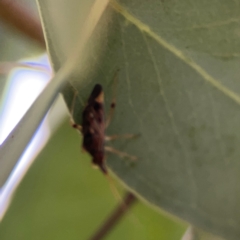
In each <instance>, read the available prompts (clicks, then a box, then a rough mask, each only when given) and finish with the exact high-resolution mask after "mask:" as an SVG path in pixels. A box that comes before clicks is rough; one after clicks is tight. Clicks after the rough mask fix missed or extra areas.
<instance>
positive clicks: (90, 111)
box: [82, 84, 107, 174]
mask: <svg viewBox="0 0 240 240" xmlns="http://www.w3.org/2000/svg"><path fill="white" fill-rule="evenodd" d="M103 103H104V94H103V90H102V86H101V85H100V84H96V85H95V87H94V89H93V91H92V93H91V95H90V97H89V99H88V103H87V106H86V107H85V109H84V111H83V114H82V134H83V149H84V150H86V151H87V152H89V153H90V155H91V156H92V162H93V164H95V165H97V166H99V167H100V169H101V170H102V171H103V172H104V173H105V174H106V173H107V168H106V166H105V161H104V157H105V153H104V142H105V140H104V137H105V118H104V105H103Z"/></svg>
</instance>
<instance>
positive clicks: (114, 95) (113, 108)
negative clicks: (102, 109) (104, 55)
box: [105, 69, 119, 128]
mask: <svg viewBox="0 0 240 240" xmlns="http://www.w3.org/2000/svg"><path fill="white" fill-rule="evenodd" d="M118 73H119V69H118V70H117V71H116V73H115V75H114V80H113V81H114V82H113V90H112V102H111V105H110V110H109V113H108V117H107V120H106V124H105V128H107V127H108V126H109V124H110V122H111V120H112V118H113V114H114V110H115V107H116V95H117V78H118Z"/></svg>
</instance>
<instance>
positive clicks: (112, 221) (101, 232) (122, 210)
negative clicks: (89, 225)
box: [89, 192, 137, 240]
mask: <svg viewBox="0 0 240 240" xmlns="http://www.w3.org/2000/svg"><path fill="white" fill-rule="evenodd" d="M136 200H137V198H136V197H135V196H134V195H133V194H132V193H130V192H127V194H126V196H125V198H124V200H123V203H121V204H120V205H118V206H117V208H116V209H115V211H113V212H112V213H111V215H110V216H109V217H108V218H107V220H106V221H105V222H104V223H103V225H102V226H100V228H99V229H98V230H97V231H96V232H95V233H94V235H93V236H92V237H90V238H89V240H100V239H103V237H105V236H106V235H107V234H108V233H109V232H110V231H111V230H112V229H113V227H114V226H115V225H116V224H117V223H118V221H119V220H120V219H121V218H122V217H123V216H124V214H126V213H127V211H128V210H129V209H130V208H131V206H132V205H133V203H134V202H136Z"/></svg>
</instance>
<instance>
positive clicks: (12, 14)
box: [0, 0, 46, 48]
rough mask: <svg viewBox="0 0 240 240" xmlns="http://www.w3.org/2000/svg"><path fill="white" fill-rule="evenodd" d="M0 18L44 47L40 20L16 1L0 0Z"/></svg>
mask: <svg viewBox="0 0 240 240" xmlns="http://www.w3.org/2000/svg"><path fill="white" fill-rule="evenodd" d="M0 19H1V20H2V21H3V22H5V23H6V24H8V25H9V26H11V27H12V28H15V29H17V30H18V31H19V32H21V33H23V34H24V35H25V36H27V37H29V38H31V39H32V40H34V41H36V42H37V43H38V44H40V46H42V47H43V48H46V45H45V40H44V36H43V31H42V26H41V23H40V21H39V20H38V18H37V17H36V16H35V15H34V14H32V12H31V11H30V9H27V8H25V7H24V6H23V5H20V4H19V3H18V1H9V0H1V1H0Z"/></svg>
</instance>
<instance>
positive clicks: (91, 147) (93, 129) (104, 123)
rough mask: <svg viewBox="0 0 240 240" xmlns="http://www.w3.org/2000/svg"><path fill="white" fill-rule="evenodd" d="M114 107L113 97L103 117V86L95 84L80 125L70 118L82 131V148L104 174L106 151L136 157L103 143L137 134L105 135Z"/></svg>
mask: <svg viewBox="0 0 240 240" xmlns="http://www.w3.org/2000/svg"><path fill="white" fill-rule="evenodd" d="M115 79H116V76H115ZM115 107H116V99H115V97H113V99H112V103H111V106H110V111H109V115H108V117H107V119H105V111H104V92H103V88H102V86H101V85H100V84H96V85H95V86H94V88H93V90H92V93H91V94H90V96H89V98H88V101H87V104H86V106H85V108H84V110H83V113H82V125H78V124H76V123H75V122H74V121H73V120H72V126H73V127H74V128H76V129H78V130H79V131H80V133H82V136H83V143H82V148H83V150H84V151H87V152H88V153H89V154H90V155H91V157H92V163H93V165H95V166H97V167H99V169H100V170H101V171H102V172H103V174H105V175H107V174H108V170H107V167H106V152H111V153H115V154H117V155H119V156H120V157H127V158H129V159H131V160H136V159H137V157H135V156H132V155H129V154H127V153H125V152H121V151H119V150H117V149H114V148H112V147H110V146H106V145H105V143H106V142H107V141H112V140H115V139H118V138H134V137H136V136H137V135H136V134H124V135H112V136H105V130H106V128H107V127H108V125H109V123H110V122H111V119H112V117H113V112H114V109H115Z"/></svg>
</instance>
